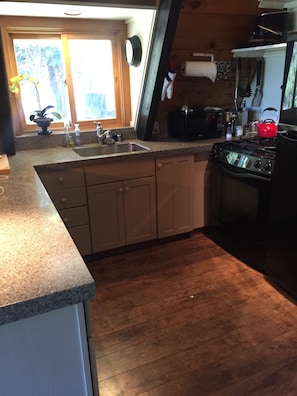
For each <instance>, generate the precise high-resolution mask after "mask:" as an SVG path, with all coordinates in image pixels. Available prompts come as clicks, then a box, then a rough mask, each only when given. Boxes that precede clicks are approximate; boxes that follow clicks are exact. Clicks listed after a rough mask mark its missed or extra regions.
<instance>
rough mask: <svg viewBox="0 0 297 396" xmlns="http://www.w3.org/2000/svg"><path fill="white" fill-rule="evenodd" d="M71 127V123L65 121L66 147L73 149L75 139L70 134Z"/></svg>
mask: <svg viewBox="0 0 297 396" xmlns="http://www.w3.org/2000/svg"><path fill="white" fill-rule="evenodd" d="M69 126H70V121H65V122H64V128H65V146H66V147H73V146H74V143H73V139H72V136H71V134H70V133H69Z"/></svg>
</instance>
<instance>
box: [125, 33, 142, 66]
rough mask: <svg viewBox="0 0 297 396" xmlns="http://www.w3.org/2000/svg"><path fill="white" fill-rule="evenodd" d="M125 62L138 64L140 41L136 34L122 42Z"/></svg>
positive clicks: (139, 60) (132, 64) (140, 49)
mask: <svg viewBox="0 0 297 396" xmlns="http://www.w3.org/2000/svg"><path fill="white" fill-rule="evenodd" d="M124 53H125V58H126V62H127V63H128V65H130V66H135V67H137V66H139V65H140V62H141V57H142V47H141V41H140V39H139V37H138V36H132V37H128V38H127V39H126V40H125V42H124Z"/></svg>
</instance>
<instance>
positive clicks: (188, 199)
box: [156, 156, 194, 238]
mask: <svg viewBox="0 0 297 396" xmlns="http://www.w3.org/2000/svg"><path fill="white" fill-rule="evenodd" d="M193 164H194V158H193V156H182V157H165V158H162V159H160V160H157V168H156V169H157V218H158V238H163V237H167V236H171V235H177V234H182V233H185V232H189V231H192V230H193V191H192V180H193Z"/></svg>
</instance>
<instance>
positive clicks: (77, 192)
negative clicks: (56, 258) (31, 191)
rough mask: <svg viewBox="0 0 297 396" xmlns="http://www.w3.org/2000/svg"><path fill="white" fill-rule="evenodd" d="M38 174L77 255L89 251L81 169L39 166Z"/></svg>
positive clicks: (83, 182)
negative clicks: (40, 168) (75, 247)
mask: <svg viewBox="0 0 297 396" xmlns="http://www.w3.org/2000/svg"><path fill="white" fill-rule="evenodd" d="M38 174H39V177H40V179H41V180H42V182H43V184H44V186H45V188H46V189H47V191H48V193H49V195H50V197H51V200H52V201H53V203H54V205H55V207H56V208H57V210H58V211H59V214H60V216H61V218H62V220H63V222H64V223H65V225H66V227H67V229H68V231H69V234H70V235H71V237H72V239H73V241H74V243H75V244H76V246H77V248H78V250H79V251H80V253H81V255H83V256H84V255H87V254H90V253H92V248H91V238H90V229H89V215H88V208H87V196H86V187H85V179H84V170H83V168H82V167H78V168H73V169H66V170H65V169H62V170H55V171H53V170H52V169H50V167H49V168H47V167H43V169H42V170H40V171H39V173H38Z"/></svg>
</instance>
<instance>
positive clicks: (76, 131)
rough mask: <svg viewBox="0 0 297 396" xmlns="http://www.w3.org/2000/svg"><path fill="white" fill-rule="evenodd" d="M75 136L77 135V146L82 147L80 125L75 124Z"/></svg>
mask: <svg viewBox="0 0 297 396" xmlns="http://www.w3.org/2000/svg"><path fill="white" fill-rule="evenodd" d="M74 134H75V145H76V146H81V145H82V144H81V139H80V129H79V124H74Z"/></svg>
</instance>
